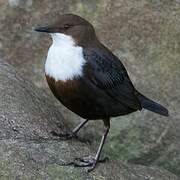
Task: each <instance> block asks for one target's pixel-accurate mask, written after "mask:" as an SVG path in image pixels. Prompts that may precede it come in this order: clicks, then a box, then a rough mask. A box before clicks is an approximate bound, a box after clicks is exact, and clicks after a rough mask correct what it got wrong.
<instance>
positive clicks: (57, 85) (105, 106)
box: [46, 75, 131, 119]
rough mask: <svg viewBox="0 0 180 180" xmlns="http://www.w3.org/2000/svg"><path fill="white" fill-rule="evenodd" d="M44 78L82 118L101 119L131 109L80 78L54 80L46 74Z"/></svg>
mask: <svg viewBox="0 0 180 180" xmlns="http://www.w3.org/2000/svg"><path fill="white" fill-rule="evenodd" d="M46 79H47V82H48V85H49V87H50V89H51V91H52V92H53V94H54V96H55V97H56V98H57V99H58V100H59V101H60V102H61V103H62V104H63V105H64V106H66V107H67V108H68V109H70V110H71V111H73V112H74V113H76V114H78V115H79V116H81V117H82V118H85V119H103V118H107V117H111V116H118V115H124V114H128V113H130V111H131V110H130V109H126V107H124V106H121V104H119V103H118V102H117V101H114V100H113V99H111V98H110V97H109V96H107V95H106V94H105V93H104V92H102V91H99V90H98V89H94V88H93V87H92V86H88V85H86V83H85V82H83V81H82V80H79V79H74V80H68V81H55V80H54V79H53V78H51V77H49V76H47V75H46Z"/></svg>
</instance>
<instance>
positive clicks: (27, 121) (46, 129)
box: [0, 61, 177, 180]
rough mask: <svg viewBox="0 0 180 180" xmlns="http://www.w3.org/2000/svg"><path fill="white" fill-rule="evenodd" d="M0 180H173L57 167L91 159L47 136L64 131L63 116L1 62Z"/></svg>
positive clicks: (159, 174) (115, 165) (82, 149)
mask: <svg viewBox="0 0 180 180" xmlns="http://www.w3.org/2000/svg"><path fill="white" fill-rule="evenodd" d="M0 92H1V95H0V102H1V107H0V115H1V116H0V178H1V179H31V180H32V179H67V180H70V179H82V180H84V179H89V180H90V179H98V180H100V179H108V180H109V179H113V180H116V179H117V180H120V179H125V180H141V179H142V180H145V179H158V180H161V179H162V180H177V177H176V176H175V175H173V174H171V173H170V172H168V171H166V170H162V169H159V168H155V167H145V166H139V165H130V164H122V163H121V162H119V161H110V162H107V163H105V164H100V165H99V166H98V167H97V169H96V170H95V171H94V172H92V173H89V174H88V173H86V172H85V170H84V169H78V168H74V167H72V166H61V165H62V164H63V163H64V162H71V160H72V159H73V158H75V157H80V156H82V155H83V154H84V155H87V154H90V155H93V153H92V151H91V150H90V147H88V145H86V144H83V143H80V142H78V141H77V140H68V141H62V140H60V139H57V138H55V137H53V136H52V135H51V133H50V132H51V131H52V130H53V131H54V130H55V131H57V132H59V133H60V132H63V131H67V130H68V129H66V126H65V125H64V119H63V118H62V116H61V113H60V112H59V111H58V110H57V108H56V107H55V106H54V105H53V102H52V101H51V100H50V99H49V97H48V96H47V95H46V93H44V92H43V91H42V90H40V89H38V88H37V87H35V86H34V85H32V84H31V83H30V82H28V81H27V80H25V79H24V78H22V77H21V76H20V75H19V73H17V71H16V70H15V69H14V68H13V67H12V66H10V65H8V64H6V63H2V62H1V61H0Z"/></svg>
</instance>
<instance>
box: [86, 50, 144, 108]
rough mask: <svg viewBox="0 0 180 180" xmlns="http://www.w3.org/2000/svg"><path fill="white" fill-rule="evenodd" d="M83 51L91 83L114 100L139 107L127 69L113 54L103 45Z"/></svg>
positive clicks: (131, 106)
mask: <svg viewBox="0 0 180 180" xmlns="http://www.w3.org/2000/svg"><path fill="white" fill-rule="evenodd" d="M83 53H84V57H85V59H86V60H87V68H86V69H87V71H88V74H89V76H88V78H89V80H90V81H91V83H93V84H94V85H95V86H96V87H97V88H99V89H101V90H103V91H104V92H106V94H108V96H110V97H111V98H113V99H114V100H115V101H118V102H120V103H121V104H124V105H125V106H127V107H129V108H132V109H136V110H137V109H141V106H140V103H139V101H138V99H137V97H136V95H135V89H134V87H133V84H132V82H131V80H130V79H129V76H128V74H127V71H126V69H125V67H124V66H123V64H122V63H121V62H120V60H119V59H118V58H117V57H116V56H115V55H113V54H112V53H111V52H110V51H109V50H108V49H106V48H105V47H103V48H99V49H98V48H87V49H84V51H83Z"/></svg>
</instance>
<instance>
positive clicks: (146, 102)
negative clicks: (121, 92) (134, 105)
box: [137, 92, 169, 116]
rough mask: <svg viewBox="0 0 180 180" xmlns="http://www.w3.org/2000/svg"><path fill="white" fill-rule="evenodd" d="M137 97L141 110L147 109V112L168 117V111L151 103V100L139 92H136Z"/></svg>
mask: <svg viewBox="0 0 180 180" xmlns="http://www.w3.org/2000/svg"><path fill="white" fill-rule="evenodd" d="M137 97H138V99H139V101H140V103H141V107H142V108H144V109H148V110H149V111H152V112H155V113H157V114H160V115H163V116H169V113H168V110H167V109H166V108H165V107H163V106H162V105H160V104H158V103H156V102H154V101H152V100H151V99H149V98H147V97H145V96H144V95H142V94H141V93H139V92H137Z"/></svg>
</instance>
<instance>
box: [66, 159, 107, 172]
mask: <svg viewBox="0 0 180 180" xmlns="http://www.w3.org/2000/svg"><path fill="white" fill-rule="evenodd" d="M107 160H108V158H107V157H105V158H103V159H100V160H96V159H95V158H92V157H83V158H75V159H74V161H72V162H70V163H68V164H66V165H74V167H89V168H88V169H87V172H90V171H92V170H93V169H94V168H95V167H96V164H97V162H100V163H103V162H105V161H107Z"/></svg>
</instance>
